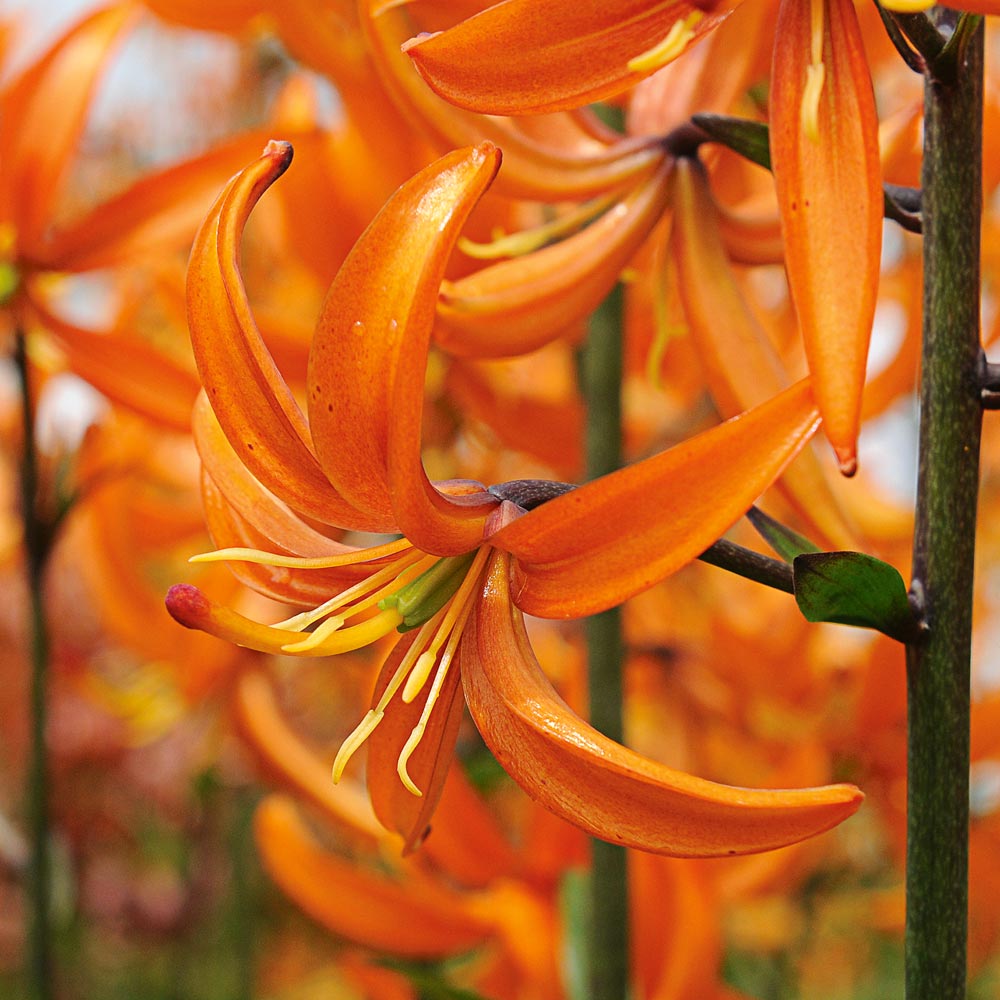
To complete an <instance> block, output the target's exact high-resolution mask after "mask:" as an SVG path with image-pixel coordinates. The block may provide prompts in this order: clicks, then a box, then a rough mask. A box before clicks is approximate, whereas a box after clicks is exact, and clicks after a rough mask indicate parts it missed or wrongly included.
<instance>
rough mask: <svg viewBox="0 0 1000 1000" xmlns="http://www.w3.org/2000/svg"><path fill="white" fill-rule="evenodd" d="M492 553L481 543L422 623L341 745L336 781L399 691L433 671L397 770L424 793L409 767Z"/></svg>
mask: <svg viewBox="0 0 1000 1000" xmlns="http://www.w3.org/2000/svg"><path fill="white" fill-rule="evenodd" d="M489 554H490V548H489V546H483V547H482V548H480V549H479V551H478V552H477V553H476V555H475V558H474V559H473V561H472V564H471V565H470V566H469V569H468V570H467V571H466V575H465V578H464V579H463V580H462V583H461V585H460V586H459V588H458V590H457V591H455V593H454V595H453V596H452V597H451V599H450V600H449V601H448V602H447V604H445V605H444V606H443V607H442V608H441V609H440V610H438V612H437V613H436V614H435V615H434V616H433V617H432V618H430V619H428V621H426V622H425V623H424V624H423V625H422V626H421V628H420V631H419V632H418V633H417V638H416V639H415V640H414V643H413V645H412V646H411V647H410V648H409V649H408V650H407V652H406V655H405V656H404V657H403V659H402V660H401V661H400V663H399V666H398V667H397V668H396V672H395V673H394V674H393V676H392V679H391V680H390V681H389V683H388V685H387V686H386V689H385V690H384V691H383V692H382V695H381V697H380V698H379V700H378V703H377V704H376V705H375V707H374V708H373V709H370V710H369V711H368V713H367V714H366V715H365V717H364V718H363V719H362V720H361V723H360V724H359V725H358V727H357V728H356V729H355V730H354V732H353V733H351V735H350V736H348V737H347V739H346V740H345V741H344V743H343V745H342V746H341V748H340V751H339V752H338V754H337V758H336V760H335V761H334V763H333V779H334V781H339V780H340V776H341V775H342V774H343V772H344V768H345V766H346V765H347V762H348V761H349V760H350V758H351V756H352V755H353V754H354V753H355V752H356V751H357V749H358V747H360V746H361V744H362V743H364V741H365V740H366V739H368V737H369V736H371V734H372V732H373V731H374V730H375V728H376V726H378V724H379V723H380V722H381V721H382V719H383V718H384V717H385V713H386V710H387V709H388V707H389V705H390V703H391V701H392V699H393V698H394V697H395V696H396V694H397V692H398V691H399V689H400V688H403V692H402V695H401V699H402V701H403V702H404V703H406V704H409V703H410V702H411V701H413V699H414V698H416V696H417V695H418V694H419V693H420V691H421V690H423V687H424V685H425V684H426V683H427V679H428V677H429V676H430V674H431V672H432V671H434V680H433V681H432V682H431V688H430V691H429V692H428V694H427V701H426V703H425V704H424V707H423V710H422V711H421V713H420V718H419V720H418V721H417V724H416V725H415V726H414V727H413V730H412V731H411V732H410V735H409V737H408V739H407V741H406V743H405V744H404V746H403V749H402V751H401V752H400V755H399V758H398V760H397V763H396V772H397V774H398V775H399V779H400V781H402V783H403V785H404V787H405V788H406V789H407V791H409V792H411V793H412V794H413V795H422V794H423V793H422V792H421V790H420V789H419V788H418V787H417V786H416V784H415V783H414V782H413V779H412V778H411V777H410V775H409V773H408V772H407V770H406V765H407V762H408V761H409V759H410V757H411V756H412V755H413V752H414V751H415V750H416V748H417V747H418V746H419V744H420V741H421V739H422V738H423V735H424V732H425V730H426V729H427V725H428V721H429V720H430V717H431V713H432V712H433V710H434V706H435V704H436V703H437V700H438V698H439V697H440V694H441V689H442V687H443V685H444V681H445V678H446V677H447V675H448V670H449V668H450V666H451V662H452V659H453V658H454V656H455V652H456V651H457V649H458V644H459V642H460V640H461V638H462V632H463V631H464V629H465V624H466V622H467V621H468V620H469V615H470V614H471V613H472V609H473V607H474V606H475V594H476V590H477V588H478V587H479V586H480V585H481V583H482V571H483V567H484V566H485V565H486V560H487V559H488V558H489ZM321 627H322V626H321ZM317 631H318V630H317ZM439 654H440V656H439ZM435 664H437V669H436V670H435V669H434V667H435Z"/></svg>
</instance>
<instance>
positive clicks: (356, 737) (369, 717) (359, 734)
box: [333, 709, 385, 784]
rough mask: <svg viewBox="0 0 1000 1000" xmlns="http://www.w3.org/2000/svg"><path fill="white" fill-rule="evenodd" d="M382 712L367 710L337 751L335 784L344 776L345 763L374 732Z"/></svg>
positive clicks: (334, 762) (334, 772)
mask: <svg viewBox="0 0 1000 1000" xmlns="http://www.w3.org/2000/svg"><path fill="white" fill-rule="evenodd" d="M383 715H385V713H384V712H376V711H374V710H371V709H370V710H369V711H368V712H367V713H366V714H365V717H364V718H363V719H362V720H361V721H360V722H359V723H358V725H357V727H356V728H355V730H354V732H353V733H351V735H350V736H348V737H347V739H346V740H344V742H343V743H342V744H341V747H340V749H339V750H338V751H337V756H336V758H335V759H334V761H333V781H334V784H336V783H337V782H338V781H340V779H341V777H343V774H344V768H345V767H347V762H348V761H349V760H350V759H351V758H352V757H353V756H354V754H355V753H356V752H357V750H358V748H359V747H360V746H361V744H362V743H364V742H365V740H367V739H368V737H369V736H371V734H372V733H373V732H374V731H375V727H376V726H377V725H378V724H379V723H380V722H381V721H382V717H383Z"/></svg>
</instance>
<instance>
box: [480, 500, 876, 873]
mask: <svg viewBox="0 0 1000 1000" xmlns="http://www.w3.org/2000/svg"><path fill="white" fill-rule="evenodd" d="M540 509H541V508H540ZM509 564H510V559H509V557H507V556H505V555H503V554H501V553H496V554H495V555H494V556H493V558H492V560H491V563H490V566H489V570H488V578H487V581H486V585H485V589H484V593H483V597H482V600H481V601H480V602H479V604H478V605H477V610H476V613H475V614H474V616H473V620H472V621H470V623H469V626H468V627H467V631H466V634H465V636H464V638H463V643H462V649H461V663H462V677H463V680H464V684H465V696H466V700H467V702H468V705H469V710H470V711H471V712H472V717H473V719H474V720H475V722H476V725H477V726H478V727H479V731H480V732H481V733H482V735H483V739H484V740H485V741H486V743H487V745H488V746H489V747H490V749H491V750H492V751H493V753H494V754H495V755H496V757H497V759H498V760H499V761H500V763H501V764H502V765H503V767H504V769H505V770H506V771H507V772H508V773H509V774H510V775H511V777H513V778H514V780H515V781H516V782H517V783H518V784H519V785H521V787H522V788H524V789H525V790H526V791H527V792H528V794H529V795H531V796H532V797H533V798H535V799H537V800H538V801H539V802H541V803H542V804H543V805H544V806H545V807H546V808H548V809H550V810H551V811H552V812H555V813H556V814H557V815H560V816H562V817H563V818H565V819H567V820H569V821H570V822H571V823H574V824H576V825H577V826H580V827H582V828H583V829H584V830H587V831H588V832H589V833H591V834H593V835H594V836H597V837H601V838H602V839H605V840H610V841H612V842H614V843H619V844H624V845H626V846H629V847H635V848H639V849H640V850H644V851H651V852H653V853H659V854H669V855H673V856H676V857H716V856H722V855H729V854H749V853H753V852H755V851H766V850H771V849H772V848H775V847H780V846H783V845H785V844H792V843H795V842H796V841H799V840H803V839H805V838H807V837H812V836H815V835H816V834H818V833H822V832H823V831H824V830H828V829H830V828H831V827H832V826H835V825H836V824H837V823H840V822H841V821H842V820H844V819H846V818H847V817H848V816H850V815H851V814H852V813H853V812H854V811H855V810H856V809H857V808H858V806H859V805H860V804H861V801H862V799H863V796H862V794H861V792H860V791H858V789H857V788H855V787H854V786H852V785H827V786H823V787H819V788H805V789H795V790H757V789H748V788H735V787H730V786H728V785H720V784H716V783H715V782H711V781H706V780H704V779H702V778H696V777H693V776H691V775H689V774H685V773H683V772H681V771H675V770H673V769H672V768H669V767H666V766H665V765H663V764H659V763H656V762H654V761H651V760H649V759H647V758H645V757H642V756H640V755H639V754H637V753H635V752H634V751H632V750H629V749H627V748H626V747H623V746H621V745H620V744H618V743H615V742H614V741H613V740H610V739H608V738H607V737H605V736H603V735H601V734H600V733H598V732H597V731H596V730H595V729H593V728H592V727H591V726H589V725H588V724H587V723H586V722H584V721H583V720H582V719H581V718H579V716H577V715H575V714H574V713H573V712H572V710H571V709H570V708H569V707H568V706H567V705H566V703H565V702H564V701H563V700H562V699H561V698H560V697H559V696H558V695H557V694H556V692H555V690H554V689H553V688H552V686H551V684H550V683H549V682H548V680H547V678H546V677H545V674H544V673H543V672H542V669H541V667H540V666H539V665H538V662H537V661H536V660H535V657H534V654H533V653H532V651H531V645H530V643H529V640H528V637H527V634H526V632H525V630H524V620H523V617H522V615H521V613H520V612H519V611H518V610H517V609H516V608H515V607H514V606H513V605H512V603H511V594H510V590H509V581H508V574H509V568H510V566H509Z"/></svg>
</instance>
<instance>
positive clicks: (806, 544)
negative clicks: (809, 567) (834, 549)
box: [747, 507, 820, 563]
mask: <svg viewBox="0 0 1000 1000" xmlns="http://www.w3.org/2000/svg"><path fill="white" fill-rule="evenodd" d="M747 520H748V521H749V522H750V523H751V524H752V525H753V526H754V528H755V529H756V530H757V534H759V535H760V536H761V538H763V539H764V541H765V542H767V544H768V545H770V546H771V548H772V549H774V551H775V552H777V553H778V555H779V556H781V558H782V559H784V560H785V562H787V563H790V562H791V561H792V560H793V559H794V558H795V557H796V556H801V555H805V553H807V552H819V551H820V547H819V546H818V545H816V544H814V543H813V542H811V541H809V539H808V538H806V536H805V535H800V534H799V533H798V532H797V531H792V529H791V528H789V527H788V526H787V525H784V524H782V523H781V522H780V521H776V520H775V519H774V518H773V517H771V515H770V514H765V513H764V512H763V511H762V510H761V509H760V508H759V507H751V508H750V509H749V510H748V511H747Z"/></svg>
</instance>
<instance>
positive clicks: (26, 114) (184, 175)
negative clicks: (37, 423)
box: [0, 4, 264, 426]
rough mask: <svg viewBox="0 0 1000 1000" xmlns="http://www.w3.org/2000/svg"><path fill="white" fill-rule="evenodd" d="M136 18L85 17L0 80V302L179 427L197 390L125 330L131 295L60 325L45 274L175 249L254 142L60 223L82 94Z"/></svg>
mask: <svg viewBox="0 0 1000 1000" xmlns="http://www.w3.org/2000/svg"><path fill="white" fill-rule="evenodd" d="M135 14H136V8H135V7H134V5H132V4H115V5H111V6H108V7H105V8H102V9H100V10H98V11H96V12H95V13H92V14H90V15H89V16H88V17H86V18H84V19H83V20H81V21H80V22H78V23H77V24H75V25H73V26H72V27H70V28H69V29H68V30H67V31H66V32H65V34H63V35H62V36H60V37H59V38H58V39H57V40H56V41H55V42H54V43H53V44H52V45H51V46H50V47H49V48H48V49H46V50H45V51H44V52H43V53H42V54H41V55H39V56H38V57H37V58H36V59H35V60H34V61H33V62H31V63H30V64H29V65H28V66H27V67H26V68H24V69H23V70H21V71H20V73H19V74H18V75H16V76H13V77H12V78H10V79H8V80H6V81H4V82H3V84H2V85H0V148H2V149H3V151H4V153H3V169H2V170H0V307H3V311H4V313H6V317H5V318H9V319H10V321H11V324H12V325H14V326H18V327H20V328H21V329H22V330H24V331H25V332H27V333H28V334H29V335H31V334H33V333H34V332H35V331H36V330H42V331H45V332H46V333H48V334H51V335H52V336H53V337H54V339H55V340H56V342H57V343H58V344H59V345H60V346H62V347H63V348H64V349H65V355H66V360H67V361H68V363H69V364H70V366H71V367H74V366H75V367H76V368H78V369H79V371H80V373H81V374H82V375H83V376H84V377H85V378H87V379H88V380H89V381H90V382H91V383H92V384H95V385H96V386H97V387H98V388H100V389H102V390H104V391H107V392H108V394H109V395H110V396H112V397H113V398H115V399H116V401H119V402H124V403H125V405H126V406H129V407H131V408H135V409H139V410H140V411H141V412H144V413H145V414H146V415H147V416H150V417H152V418H153V419H156V420H162V421H163V422H165V423H167V424H171V425H173V426H177V425H178V418H177V413H178V405H183V406H184V408H185V410H187V409H189V408H190V402H191V399H192V398H193V396H192V392H193V391H195V390H196V388H197V383H196V380H195V379H194V378H193V373H192V372H190V371H189V370H187V369H185V367H184V365H183V363H182V362H181V363H179V362H178V360H177V359H176V358H173V357H168V356H167V354H166V353H165V352H164V351H162V350H158V349H154V348H153V346H152V345H151V344H149V343H148V342H144V341H143V339H142V337H141V336H137V335H136V332H135V330H134V329H130V324H129V320H130V319H132V318H133V317H132V316H131V315H130V308H131V303H127V304H126V306H125V307H124V309H123V311H122V315H121V316H120V317H119V319H118V320H117V321H116V322H114V323H113V324H111V327H110V329H102V330H97V329H90V328H82V327H79V326H77V325H75V324H74V323H72V322H71V321H69V320H68V319H67V318H66V317H65V316H63V315H61V314H60V310H59V296H58V294H57V291H58V289H57V285H58V284H59V283H57V282H55V281H54V280H53V279H55V278H61V277H64V276H72V275H74V274H79V273H83V272H91V271H95V270H98V269H104V268H111V267H131V266H133V265H135V264H136V263H137V262H140V261H148V260H151V259H153V258H154V257H155V256H156V255H157V254H160V255H162V254H163V253H164V252H176V251H178V250H182V249H183V248H184V245H185V243H186V242H187V241H189V240H190V238H191V237H192V236H193V234H194V232H195V230H196V229H197V226H198V223H199V222H200V220H201V218H203V216H204V212H205V210H206V208H207V207H208V206H209V205H210V204H211V198H212V196H213V195H214V193H215V192H216V191H217V190H218V185H219V183H220V182H221V181H222V180H223V179H224V178H226V177H227V176H229V175H230V174H232V173H233V171H235V170H237V169H238V168H239V166H240V165H242V164H243V163H245V162H246V159H247V157H248V156H251V155H253V151H254V150H256V149H259V148H260V143H261V142H262V141H264V139H263V137H262V135H261V134H260V133H248V134H244V135H241V136H238V137H236V138H233V139H229V140H227V141H225V142H222V143H220V144H219V145H217V146H215V147H213V148H212V149H209V150H208V151H207V152H205V153H203V154H201V155H200V156H196V157H193V158H191V159H189V160H185V161H182V162H180V163H178V164H176V165H174V166H170V167H166V168H164V169H162V170H158V171H155V172H153V173H150V174H147V175H145V176H143V177H141V178H139V179H138V180H137V181H135V182H134V183H132V184H131V185H130V186H129V187H128V188H126V189H125V190H124V191H122V192H121V193H120V194H117V195H115V196H114V197H112V198H110V199H109V200H107V201H105V202H104V203H102V204H99V205H96V206H93V207H91V208H88V209H87V210H86V211H84V212H83V213H82V214H81V215H79V216H76V217H74V218H72V219H70V220H65V219H64V218H63V215H64V211H63V208H62V200H63V199H62V197H61V196H62V195H63V192H64V190H65V188H66V185H67V181H68V178H69V175H70V174H71V172H72V168H73V166H74V156H75V153H76V147H77V145H78V143H79V140H80V136H81V135H82V133H83V131H84V128H85V126H86V122H87V116H88V113H89V108H90V103H91V99H92V97H93V94H94V92H95V90H96V88H97V86H98V83H99V81H100V79H101V75H102V73H103V72H104V70H105V68H106V67H107V64H108V63H109V61H110V60H111V59H112V57H113V56H114V55H115V53H116V52H117V50H118V47H119V46H120V45H121V44H122V43H123V41H124V39H125V36H126V34H127V31H128V30H129V29H130V27H131V26H132V25H133V23H134V21H135ZM161 259H162V258H161ZM164 368H165V369H166V372H165V374H162V375H161V370H162V369H164ZM153 371H156V372H157V374H156V376H155V379H156V380H157V383H158V386H159V388H160V389H161V390H163V389H164V386H163V384H162V379H163V378H166V379H167V381H168V383H169V384H168V386H167V387H166V391H165V396H166V397H167V398H166V400H165V401H161V400H157V399H154V398H153V395H154V394H153V393H152V392H150V390H149V386H150V384H151V379H153V376H152V375H151V372H153ZM185 423H186V421H185Z"/></svg>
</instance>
